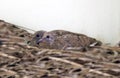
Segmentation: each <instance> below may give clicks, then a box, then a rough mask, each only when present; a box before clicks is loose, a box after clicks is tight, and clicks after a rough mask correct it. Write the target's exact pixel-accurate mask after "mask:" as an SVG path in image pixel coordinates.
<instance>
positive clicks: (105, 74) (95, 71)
mask: <svg viewBox="0 0 120 78" xmlns="http://www.w3.org/2000/svg"><path fill="white" fill-rule="evenodd" d="M48 58H49V59H52V60H56V61H61V62H65V63H69V64H71V65H75V66H77V67H81V68H83V65H81V64H78V63H75V62H72V61H68V60H65V59H61V58H57V57H48ZM83 69H85V68H83ZM89 72H93V73H96V74H100V75H104V76H111V75H110V74H107V73H103V72H101V71H98V70H93V69H89Z"/></svg>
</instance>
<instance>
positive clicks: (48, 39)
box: [31, 30, 102, 50]
mask: <svg viewBox="0 0 120 78" xmlns="http://www.w3.org/2000/svg"><path fill="white" fill-rule="evenodd" d="M101 44H102V42H101V41H98V40H96V39H95V38H92V37H88V36H86V35H84V34H79V33H74V32H70V31H66V30H53V31H49V32H47V31H43V30H41V31H37V32H36V33H35V34H34V36H33V38H32V40H31V45H33V46H37V47H39V48H47V49H60V50H69V49H71V48H75V47H76V48H80V49H81V48H86V47H90V46H100V45H101Z"/></svg>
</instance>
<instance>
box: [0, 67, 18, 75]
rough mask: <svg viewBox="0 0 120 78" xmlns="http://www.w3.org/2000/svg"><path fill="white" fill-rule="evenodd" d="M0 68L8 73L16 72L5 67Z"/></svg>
mask: <svg viewBox="0 0 120 78" xmlns="http://www.w3.org/2000/svg"><path fill="white" fill-rule="evenodd" d="M0 70H2V71H5V72H7V73H10V74H17V73H16V72H14V71H12V70H8V69H5V68H0Z"/></svg>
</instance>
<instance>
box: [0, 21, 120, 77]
mask: <svg viewBox="0 0 120 78" xmlns="http://www.w3.org/2000/svg"><path fill="white" fill-rule="evenodd" d="M30 38H32V34H31V33H28V32H27V31H26V30H24V29H21V28H19V27H18V26H15V25H13V24H10V23H7V22H4V21H0V78H120V48H119V47H110V46H100V47H94V48H92V49H90V50H88V51H86V52H81V51H61V50H55V49H40V48H37V47H33V46H29V45H27V44H26V42H27V40H29V39H30Z"/></svg>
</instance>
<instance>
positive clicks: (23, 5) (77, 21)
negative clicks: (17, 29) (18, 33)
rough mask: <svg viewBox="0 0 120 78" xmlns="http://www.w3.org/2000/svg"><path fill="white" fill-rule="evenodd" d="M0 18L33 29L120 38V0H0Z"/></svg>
mask: <svg viewBox="0 0 120 78" xmlns="http://www.w3.org/2000/svg"><path fill="white" fill-rule="evenodd" d="M0 19H3V20H6V21H8V22H11V23H14V24H17V25H21V26H26V27H28V28H31V29H33V30H53V29H65V30H69V31H74V32H79V33H84V34H87V35H89V36H92V37H95V38H97V39H100V40H102V41H104V42H106V43H107V42H110V43H112V44H114V43H117V42H118V41H119V40H120V0H0Z"/></svg>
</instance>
